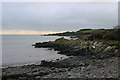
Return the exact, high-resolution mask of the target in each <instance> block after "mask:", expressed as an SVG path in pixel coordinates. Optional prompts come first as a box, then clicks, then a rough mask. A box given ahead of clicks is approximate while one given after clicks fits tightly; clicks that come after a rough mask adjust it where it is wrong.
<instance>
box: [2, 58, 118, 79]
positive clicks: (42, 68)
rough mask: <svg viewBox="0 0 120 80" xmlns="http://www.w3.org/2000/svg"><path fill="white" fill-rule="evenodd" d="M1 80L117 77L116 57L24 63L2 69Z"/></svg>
mask: <svg viewBox="0 0 120 80" xmlns="http://www.w3.org/2000/svg"><path fill="white" fill-rule="evenodd" d="M2 74H3V80H21V79H22V80H23V79H29V80H33V79H46V78H47V79H50V78H57V79H58V78H118V57H111V58H107V59H96V58H93V57H90V56H73V57H69V58H67V59H64V60H56V61H55V62H47V61H44V63H43V64H41V65H24V66H16V67H8V68H3V69H2Z"/></svg>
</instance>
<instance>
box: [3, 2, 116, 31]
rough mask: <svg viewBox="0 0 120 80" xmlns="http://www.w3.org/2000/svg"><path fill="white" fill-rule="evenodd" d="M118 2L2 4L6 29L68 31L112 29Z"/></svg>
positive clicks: (4, 27)
mask: <svg viewBox="0 0 120 80" xmlns="http://www.w3.org/2000/svg"><path fill="white" fill-rule="evenodd" d="M117 10H118V6H117V3H94V2H93V3H87V2H86V3H82V2H81V3H40V2H39V3H35V2H31V3H29V2H10V3H9V2H8V3H3V12H2V13H3V17H2V19H3V30H33V31H53V32H56V31H57V32H59V31H66V30H70V31H73V30H79V29H82V28H112V27H113V26H114V25H117V24H118V23H117V21H118V19H117V18H118V12H117Z"/></svg>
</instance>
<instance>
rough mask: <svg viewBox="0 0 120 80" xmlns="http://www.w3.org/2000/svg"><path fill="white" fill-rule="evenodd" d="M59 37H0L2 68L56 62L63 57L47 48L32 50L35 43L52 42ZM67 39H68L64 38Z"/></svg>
mask: <svg viewBox="0 0 120 80" xmlns="http://www.w3.org/2000/svg"><path fill="white" fill-rule="evenodd" d="M57 38H60V37H59V36H40V35H2V65H3V66H2V67H8V66H16V65H17V66H18V65H25V64H39V63H40V62H41V60H56V59H59V58H61V57H63V58H67V56H65V55H60V54H57V53H58V51H54V50H48V49H47V48H34V47H33V46H32V44H34V43H36V42H46V41H54V40H55V39H57ZM66 38H68V37H66Z"/></svg>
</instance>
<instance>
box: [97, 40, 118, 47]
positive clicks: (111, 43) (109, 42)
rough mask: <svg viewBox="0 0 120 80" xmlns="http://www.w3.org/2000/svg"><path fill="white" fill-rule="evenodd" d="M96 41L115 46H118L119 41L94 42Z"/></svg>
mask: <svg viewBox="0 0 120 80" xmlns="http://www.w3.org/2000/svg"><path fill="white" fill-rule="evenodd" d="M96 41H100V42H103V43H105V44H108V45H116V46H119V45H120V41H116V40H96Z"/></svg>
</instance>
